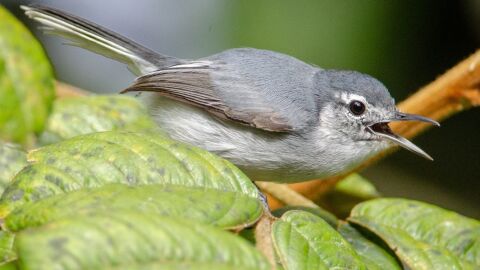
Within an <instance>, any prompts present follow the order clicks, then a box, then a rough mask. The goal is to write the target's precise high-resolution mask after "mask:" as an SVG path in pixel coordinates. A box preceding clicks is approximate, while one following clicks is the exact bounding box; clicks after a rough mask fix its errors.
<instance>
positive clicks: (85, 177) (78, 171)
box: [0, 131, 258, 217]
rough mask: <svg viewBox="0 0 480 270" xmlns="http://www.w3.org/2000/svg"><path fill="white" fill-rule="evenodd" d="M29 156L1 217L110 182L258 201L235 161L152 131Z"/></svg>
mask: <svg viewBox="0 0 480 270" xmlns="http://www.w3.org/2000/svg"><path fill="white" fill-rule="evenodd" d="M28 158H29V160H30V161H31V162H32V164H31V165H29V166H27V167H25V168H24V169H23V170H22V171H20V172H19V173H18V174H17V175H16V176H15V178H14V179H13V181H12V183H11V184H10V185H9V186H8V187H7V188H6V190H5V192H4V194H3V195H2V198H1V199H0V212H1V213H0V216H3V217H5V216H6V215H7V214H8V212H10V211H11V210H12V209H13V208H15V207H16V206H19V205H22V204H24V203H26V202H29V201H37V200H39V199H42V198H46V197H48V196H52V195H55V194H62V193H67V192H70V191H73V190H78V189H81V188H92V187H100V186H102V185H104V184H107V183H124V184H128V185H143V184H169V185H179V186H185V187H196V188H198V189H203V190H211V189H214V190H217V191H222V192H235V193H241V194H243V195H244V196H248V197H250V198H253V199H257V198H258V190H257V188H256V187H255V185H254V184H253V183H252V182H251V181H250V179H248V178H247V177H246V176H245V175H244V174H243V173H242V172H241V171H240V170H239V169H238V168H236V167H235V166H233V165H232V164H231V163H230V162H228V161H226V160H224V159H221V158H219V157H217V156H215V155H213V154H210V153H208V152H207V151H204V150H201V149H199V148H196V147H193V146H188V145H185V144H181V143H179V142H176V141H173V140H171V139H169V138H166V137H164V136H160V135H156V134H152V133H149V134H139V133H131V132H124V131H116V132H114V131H111V132H102V133H92V134H87V135H82V136H78V137H75V138H72V139H70V140H66V141H63V142H60V143H57V144H52V145H49V146H46V147H43V148H40V149H37V150H34V151H32V152H30V153H29V155H28Z"/></svg>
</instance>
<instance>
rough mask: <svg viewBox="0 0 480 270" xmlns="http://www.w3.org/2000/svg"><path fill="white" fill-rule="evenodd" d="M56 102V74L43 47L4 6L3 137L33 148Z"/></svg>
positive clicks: (0, 11) (0, 66) (0, 31)
mask: <svg viewBox="0 0 480 270" xmlns="http://www.w3.org/2000/svg"><path fill="white" fill-rule="evenodd" d="M53 99H54V80H53V72H52V68H51V66H50V64H49V62H48V59H47V57H46V56H45V53H44V51H43V49H42V47H41V46H40V44H39V43H38V42H37V41H36V40H35V38H34V37H33V36H32V35H31V34H30V32H28V30H27V29H26V28H25V27H24V26H23V25H22V24H21V23H20V22H19V21H17V19H15V17H14V16H12V15H11V14H10V13H9V12H8V11H7V10H6V9H4V8H3V7H2V6H0V108H2V109H1V110H0V138H1V139H4V140H7V141H14V142H19V143H22V144H25V145H29V146H31V145H32V144H33V138H34V134H36V133H40V132H41V131H42V130H43V127H44V125H45V122H46V119H47V117H48V113H49V111H50V107H51V104H52V101H53Z"/></svg>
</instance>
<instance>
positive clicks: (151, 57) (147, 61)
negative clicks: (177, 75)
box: [21, 5, 184, 75]
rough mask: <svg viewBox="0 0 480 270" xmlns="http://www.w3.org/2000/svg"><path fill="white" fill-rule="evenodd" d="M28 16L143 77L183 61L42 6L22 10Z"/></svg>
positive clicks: (46, 28)
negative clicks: (122, 64)
mask: <svg viewBox="0 0 480 270" xmlns="http://www.w3.org/2000/svg"><path fill="white" fill-rule="evenodd" d="M21 8H22V9H23V10H25V14H26V15H27V16H29V17H30V18H31V19H33V20H36V21H38V22H40V23H41V24H42V25H43V27H41V29H42V30H43V31H45V32H46V33H49V34H54V35H58V36H61V37H63V38H66V39H68V40H70V41H71V43H69V44H70V45H74V46H78V47H82V48H85V49H88V50H90V51H93V52H95V53H98V54H101V55H104V56H106V57H109V58H112V59H115V60H117V61H120V62H123V63H125V64H127V65H128V67H129V69H130V70H131V71H132V72H133V73H135V74H137V75H142V74H146V73H149V72H152V71H155V70H158V69H163V68H167V67H169V66H173V65H178V64H182V63H183V62H184V61H182V60H180V59H178V58H175V57H171V56H165V55H161V54H158V53H156V52H154V51H152V50H150V49H148V48H145V47H143V46H142V45H140V44H138V43H136V42H134V41H132V40H130V39H128V38H125V37H123V36H121V35H119V34H117V33H115V32H113V31H110V30H108V29H106V28H104V27H102V26H100V25H97V24H95V23H92V22H89V21H87V20H85V19H82V18H80V17H77V16H74V15H71V14H68V13H66V12H64V11H61V10H57V9H53V8H50V7H44V6H40V5H30V6H21Z"/></svg>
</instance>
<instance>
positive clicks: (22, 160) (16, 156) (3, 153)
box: [0, 142, 27, 194]
mask: <svg viewBox="0 0 480 270" xmlns="http://www.w3.org/2000/svg"><path fill="white" fill-rule="evenodd" d="M26 165H27V153H25V152H24V151H23V150H21V149H20V148H19V147H18V146H16V145H13V144H8V143H2V142H0V194H1V193H2V192H3V189H4V188H5V186H6V185H7V184H9V183H10V180H11V179H12V178H13V176H14V175H15V174H16V173H17V172H18V171H20V170H21V169H22V168H23V167H25V166H26Z"/></svg>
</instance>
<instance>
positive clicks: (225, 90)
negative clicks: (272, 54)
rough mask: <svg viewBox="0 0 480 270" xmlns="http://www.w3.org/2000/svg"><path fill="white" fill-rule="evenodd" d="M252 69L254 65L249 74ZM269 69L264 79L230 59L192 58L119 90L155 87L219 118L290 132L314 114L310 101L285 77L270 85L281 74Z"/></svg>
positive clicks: (127, 90) (157, 91)
mask: <svg viewBox="0 0 480 270" xmlns="http://www.w3.org/2000/svg"><path fill="white" fill-rule="evenodd" d="M256 68H261V67H256ZM257 71H258V70H255V67H253V69H252V74H254V73H255V72H257ZM272 72H273V73H274V74H270V75H266V76H272V77H273V78H271V79H270V80H268V79H264V78H260V77H258V76H256V75H252V74H243V73H242V72H239V71H238V69H236V67H235V66H232V65H231V64H230V65H229V64H225V63H219V62H214V61H208V60H204V61H202V60H200V61H192V62H190V63H187V64H182V65H177V66H173V67H170V68H168V69H163V70H159V71H156V72H152V73H150V74H147V75H144V76H141V77H139V78H138V79H137V80H136V81H135V82H134V84H133V85H131V86H130V87H128V88H127V89H125V90H124V91H123V92H124V93H125V92H132V91H133V92H135V91H150V92H156V93H159V94H160V95H162V96H167V97H169V98H173V99H176V100H178V101H180V102H186V103H189V104H192V105H194V106H197V107H200V108H203V109H205V110H206V111H208V112H210V113H212V114H214V115H216V116H218V117H220V118H223V119H228V120H233V121H236V122H238V123H241V124H245V125H249V126H253V127H255V128H259V129H263V130H267V131H274V132H289V131H296V130H299V129H302V128H304V127H306V126H307V125H309V124H310V122H311V120H313V119H315V117H314V115H315V114H314V112H313V111H315V109H314V104H313V103H312V102H309V101H308V99H307V96H306V95H305V93H303V92H301V93H297V94H295V95H292V91H296V89H294V88H293V89H290V88H291V87H289V83H290V82H289V81H288V78H281V79H280V83H279V82H277V83H275V84H274V85H273V86H272V85H271V83H272V80H275V79H274V78H275V77H276V76H277V75H281V74H275V72H274V71H272ZM252 76H253V77H252ZM285 80H287V81H285ZM282 83H283V84H284V85H282ZM285 84H287V85H285ZM282 87H289V88H288V89H282ZM303 90H304V89H300V91H303ZM305 100H307V101H305Z"/></svg>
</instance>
